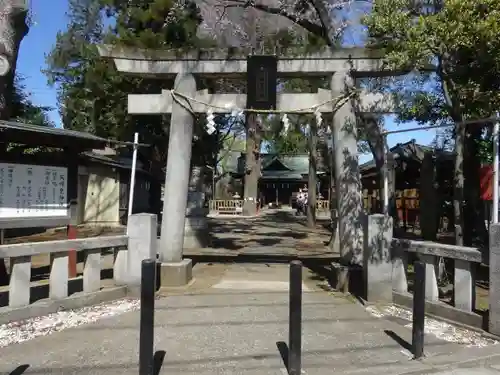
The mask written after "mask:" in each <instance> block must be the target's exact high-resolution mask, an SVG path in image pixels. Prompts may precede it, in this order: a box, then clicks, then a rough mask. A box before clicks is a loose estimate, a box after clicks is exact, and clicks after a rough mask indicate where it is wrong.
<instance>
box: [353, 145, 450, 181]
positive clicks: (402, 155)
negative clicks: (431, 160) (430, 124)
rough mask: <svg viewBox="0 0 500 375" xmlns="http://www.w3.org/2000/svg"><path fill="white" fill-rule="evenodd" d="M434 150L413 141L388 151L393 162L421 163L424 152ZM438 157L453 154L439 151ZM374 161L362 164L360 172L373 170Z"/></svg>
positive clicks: (447, 156) (448, 156)
mask: <svg viewBox="0 0 500 375" xmlns="http://www.w3.org/2000/svg"><path fill="white" fill-rule="evenodd" d="M432 151H435V149H434V148H433V147H431V146H424V145H419V144H417V143H415V141H414V140H411V141H409V142H406V143H398V144H396V145H395V146H394V147H391V149H390V150H389V152H390V153H392V156H393V158H394V160H406V161H408V160H412V161H416V162H418V163H421V162H422V160H423V158H424V155H425V153H426V152H432ZM439 155H440V156H441V157H446V158H451V157H452V156H453V154H452V153H451V152H449V151H439ZM375 167H376V165H375V160H373V159H372V160H370V161H368V162H366V163H364V164H361V165H360V166H359V169H360V171H361V172H362V173H363V172H367V171H369V170H371V169H373V168H375Z"/></svg>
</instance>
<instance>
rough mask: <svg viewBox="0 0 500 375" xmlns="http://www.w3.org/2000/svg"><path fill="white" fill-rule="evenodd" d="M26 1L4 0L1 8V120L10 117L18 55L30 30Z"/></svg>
mask: <svg viewBox="0 0 500 375" xmlns="http://www.w3.org/2000/svg"><path fill="white" fill-rule="evenodd" d="M25 3H26V2H25V1H20V0H3V1H2V5H1V6H2V7H3V9H0V120H8V119H9V118H10V100H11V96H12V90H13V87H14V75H15V72H16V60H17V55H18V52H19V46H20V44H21V40H22V39H23V38H24V36H25V35H26V33H27V32H28V27H27V25H26V14H27V8H26V7H25Z"/></svg>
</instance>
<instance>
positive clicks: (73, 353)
mask: <svg viewBox="0 0 500 375" xmlns="http://www.w3.org/2000/svg"><path fill="white" fill-rule="evenodd" d="M195 276H196V277H197V282H195V283H194V285H193V286H192V287H191V289H189V290H184V291H183V290H176V291H174V292H171V293H168V294H170V295H168V296H166V297H162V298H160V299H158V300H157V308H156V317H155V320H156V322H155V323H156V324H155V327H156V333H155V348H156V350H158V351H165V356H164V359H163V365H162V366H161V369H159V372H158V374H165V375H167V374H168V375H181V374H182V375H186V374H196V375H205V374H206V375H209V374H217V375H224V374H231V375H235V374H241V375H284V374H286V369H285V366H284V364H283V359H282V355H281V354H280V349H282V346H283V345H282V344H281V342H286V341H287V337H288V322H287V317H288V292H287V279H288V268H287V267H286V266H284V265H269V264H267V265H266V264H260V265H255V264H254V265H249V264H234V265H206V264H205V265H202V264H198V265H197V266H196V267H195ZM304 290H305V291H304V298H303V370H304V374H306V375H327V374H328V375H330V374H332V375H333V374H384V375H392V374H394V375H395V374H431V373H432V374H433V373H442V374H456V375H462V374H463V375H465V374H467V375H474V374H481V375H486V374H500V371H498V370H496V369H495V367H494V366H496V365H495V363H497V362H495V360H496V357H492V354H496V353H498V354H499V355H500V345H499V346H496V345H489V346H487V347H485V348H467V347H466V346H464V345H460V344H457V343H452V342H448V341H445V340H442V339H439V338H437V337H436V336H435V335H427V336H426V346H425V349H426V355H427V358H426V359H425V360H424V361H414V360H411V356H410V354H409V352H408V351H407V349H406V346H407V344H406V342H408V341H409V340H410V337H411V331H410V329H409V328H408V327H405V324H407V323H408V322H405V324H400V322H398V321H391V320H386V319H381V318H377V317H375V316H374V315H373V314H371V313H370V312H369V310H367V309H366V308H365V307H363V306H362V305H360V304H359V303H357V302H354V301H352V300H351V299H348V298H345V297H341V296H338V295H333V294H332V293H329V292H326V291H324V290H322V288H321V285H318V282H317V281H316V280H314V275H312V274H308V273H307V272H306V273H305V275H304ZM138 323H139V313H138V311H133V312H128V313H125V314H123V315H120V316H118V317H113V318H108V319H102V320H100V321H98V322H96V323H94V324H88V325H84V326H80V327H77V328H70V329H67V330H64V331H61V332H58V333H54V334H52V335H48V336H43V337H38V338H35V339H32V340H30V341H26V342H23V343H20V344H14V345H10V346H8V347H5V348H2V349H0V373H1V374H11V375H19V374H40V375H41V374H43V375H49V374H51V375H52V374H54V375H55V374H64V375H104V374H106V375H110V374H112V375H120V374H123V375H125V374H126V375H129V374H130V375H132V374H134V375H137V373H138V372H137V350H138ZM483 357H484V358H483ZM485 358H488V359H485ZM467 359H473V361H472V362H470V361H469V362H468V363H463V362H464V361H466V360H467ZM498 363H500V359H498ZM450 366H458V367H461V371H462V372H450V371H451V367H450ZM464 366H468V367H469V368H467V369H464ZM478 367H479V368H480V369H473V368H478ZM498 368H500V367H498ZM446 371H448V372H446ZM464 371H465V372H464Z"/></svg>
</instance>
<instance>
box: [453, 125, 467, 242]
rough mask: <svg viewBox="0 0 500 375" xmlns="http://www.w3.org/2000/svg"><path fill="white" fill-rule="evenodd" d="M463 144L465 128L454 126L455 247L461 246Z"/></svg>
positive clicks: (462, 240) (462, 223)
mask: <svg viewBox="0 0 500 375" xmlns="http://www.w3.org/2000/svg"><path fill="white" fill-rule="evenodd" d="M464 144H465V126H460V125H455V166H454V188H453V213H454V220H455V245H460V246H463V244H464V238H463V228H464V222H463V211H462V205H463V202H464V169H463V167H464Z"/></svg>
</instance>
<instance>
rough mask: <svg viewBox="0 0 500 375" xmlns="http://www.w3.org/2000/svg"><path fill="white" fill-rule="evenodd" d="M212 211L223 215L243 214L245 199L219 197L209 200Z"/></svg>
mask: <svg viewBox="0 0 500 375" xmlns="http://www.w3.org/2000/svg"><path fill="white" fill-rule="evenodd" d="M208 207H209V210H210V213H215V214H219V215H220V214H222V215H227V214H229V215H241V214H242V212H243V200H241V199H217V200H211V201H210V202H209V206H208Z"/></svg>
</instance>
